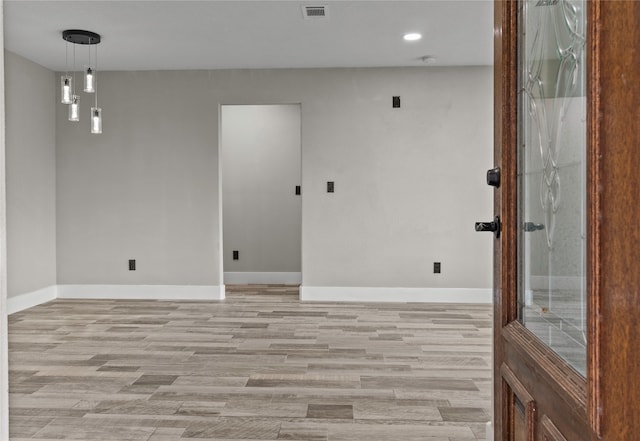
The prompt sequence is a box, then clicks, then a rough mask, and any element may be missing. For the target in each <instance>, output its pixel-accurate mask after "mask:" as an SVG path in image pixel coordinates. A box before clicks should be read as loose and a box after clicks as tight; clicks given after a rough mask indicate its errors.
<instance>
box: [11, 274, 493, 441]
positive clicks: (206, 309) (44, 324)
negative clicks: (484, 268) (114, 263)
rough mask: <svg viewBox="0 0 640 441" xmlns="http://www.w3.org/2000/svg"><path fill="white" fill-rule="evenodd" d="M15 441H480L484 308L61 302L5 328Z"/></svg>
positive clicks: (485, 376) (282, 290)
mask: <svg viewBox="0 0 640 441" xmlns="http://www.w3.org/2000/svg"><path fill="white" fill-rule="evenodd" d="M9 322H10V324H9V346H10V371H9V374H10V432H11V440H13V441H22V440H27V439H38V440H41V441H43V440H59V439H74V440H84V441H93V440H104V441H111V440H113V441H116V440H117V441H179V440H182V441H185V440H192V441H195V440H198V441H207V440H209V441H213V440H217V441H223V440H291V441H295V440H300V441H302V440H306V441H325V440H326V441H342V440H344V441H358V440H367V441H387V440H388V441H414V440H415V441H417V440H427V441H475V440H477V439H484V436H485V434H484V431H485V423H486V421H488V420H489V419H490V412H491V409H490V408H491V398H490V397H491V307H490V306H488V305H440V304H411V303H389V304H379V303H378V304H355V303H346V304H345V303H300V302H299V301H298V290H297V288H294V287H282V286H250V287H247V286H235V287H234V286H228V287H227V299H226V300H225V301H222V302H173V301H122V300H55V301H53V302H50V303H47V304H44V305H41V306H38V307H35V308H31V309H29V310H26V311H23V312H20V313H17V314H13V315H12V316H10V318H9Z"/></svg>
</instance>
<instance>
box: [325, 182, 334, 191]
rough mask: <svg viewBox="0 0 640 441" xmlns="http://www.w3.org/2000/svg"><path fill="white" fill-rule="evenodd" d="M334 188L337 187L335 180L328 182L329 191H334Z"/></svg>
mask: <svg viewBox="0 0 640 441" xmlns="http://www.w3.org/2000/svg"><path fill="white" fill-rule="evenodd" d="M334 189H335V186H334V184H333V181H329V182H327V193H333V192H334Z"/></svg>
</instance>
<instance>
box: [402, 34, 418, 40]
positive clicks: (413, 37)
mask: <svg viewBox="0 0 640 441" xmlns="http://www.w3.org/2000/svg"><path fill="white" fill-rule="evenodd" d="M402 38H403V39H404V41H418V40H420V39H421V38H422V34H418V33H417V32H410V33H408V34H404V35H403V37H402Z"/></svg>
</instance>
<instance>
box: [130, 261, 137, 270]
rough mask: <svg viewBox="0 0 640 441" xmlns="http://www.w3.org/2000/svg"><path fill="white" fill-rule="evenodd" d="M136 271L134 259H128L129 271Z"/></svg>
mask: <svg viewBox="0 0 640 441" xmlns="http://www.w3.org/2000/svg"><path fill="white" fill-rule="evenodd" d="M135 270H136V260H135V259H130V260H129V271H135Z"/></svg>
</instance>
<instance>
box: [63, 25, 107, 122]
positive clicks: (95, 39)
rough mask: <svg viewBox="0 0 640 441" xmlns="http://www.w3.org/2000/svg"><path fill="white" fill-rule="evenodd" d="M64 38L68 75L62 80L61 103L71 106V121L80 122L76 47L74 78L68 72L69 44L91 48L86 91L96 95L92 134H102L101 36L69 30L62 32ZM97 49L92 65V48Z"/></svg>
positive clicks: (85, 68) (92, 110) (85, 75)
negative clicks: (99, 92) (98, 75)
mask: <svg viewBox="0 0 640 441" xmlns="http://www.w3.org/2000/svg"><path fill="white" fill-rule="evenodd" d="M62 38H63V40H65V41H66V42H67V49H66V54H65V56H66V69H67V71H66V73H65V74H64V75H63V76H62V78H61V84H60V86H61V101H62V103H64V104H69V121H79V120H80V96H79V95H76V94H75V67H76V66H75V62H76V56H75V55H76V54H75V46H73V76H72V75H69V71H68V46H69V45H68V43H73V44H74V45H75V44H82V45H86V46H88V47H89V60H88V62H87V64H85V65H84V68H83V74H84V91H85V92H86V93H94V94H95V103H94V104H95V106H94V107H92V108H91V116H90V120H91V133H102V109H101V108H99V107H98V89H97V82H98V81H97V80H98V78H97V67H98V43H100V40H101V38H100V35H99V34H96V33H95V32H91V31H83V30H80V29H69V30H66V31H63V32H62ZM92 46H93V47H94V48H95V56H94V64H92V63H91V47H92Z"/></svg>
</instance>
